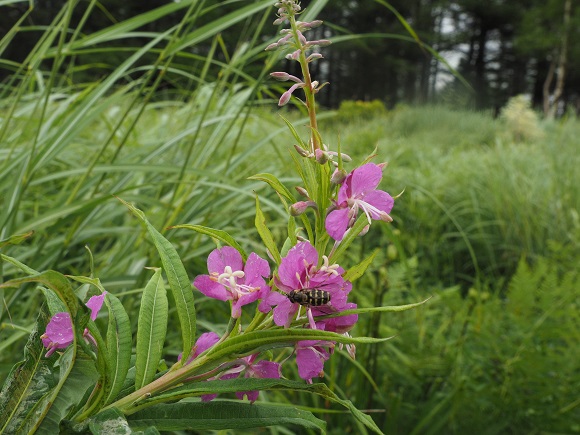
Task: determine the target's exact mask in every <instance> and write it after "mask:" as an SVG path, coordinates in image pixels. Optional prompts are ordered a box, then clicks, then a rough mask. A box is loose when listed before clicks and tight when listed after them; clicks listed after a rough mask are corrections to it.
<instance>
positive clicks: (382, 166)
mask: <svg viewBox="0 0 580 435" xmlns="http://www.w3.org/2000/svg"><path fill="white" fill-rule="evenodd" d="M388 165H389V162H383V163H378V164H377V166H378V167H379V168H381V171H384V170H385V168H386V167H387V166H388Z"/></svg>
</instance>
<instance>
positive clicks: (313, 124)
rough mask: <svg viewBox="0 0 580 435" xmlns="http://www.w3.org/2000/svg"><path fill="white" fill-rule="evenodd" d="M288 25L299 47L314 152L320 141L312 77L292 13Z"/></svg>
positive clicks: (299, 59) (304, 48)
mask: <svg viewBox="0 0 580 435" xmlns="http://www.w3.org/2000/svg"><path fill="white" fill-rule="evenodd" d="M290 27H291V29H292V34H293V35H294V40H295V41H296V46H297V47H299V49H300V56H299V58H298V62H299V63H300V68H301V70H302V76H303V79H304V84H305V86H304V88H302V89H303V90H304V94H305V96H306V110H308V118H309V119H310V130H311V132H310V141H311V143H312V149H311V151H312V152H314V151H316V150H318V149H320V143H319V141H318V136H317V134H316V133H315V132H318V123H317V121H316V104H315V101H314V92H313V90H312V78H311V77H310V70H309V69H308V61H307V60H306V54H305V52H306V47H304V46H303V45H302V43H301V42H300V38H299V37H298V27H297V25H296V18H295V16H294V14H292V15H290Z"/></svg>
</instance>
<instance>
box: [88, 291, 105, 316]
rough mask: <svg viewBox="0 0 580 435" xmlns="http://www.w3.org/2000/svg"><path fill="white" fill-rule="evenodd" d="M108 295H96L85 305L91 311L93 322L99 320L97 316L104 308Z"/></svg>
mask: <svg viewBox="0 0 580 435" xmlns="http://www.w3.org/2000/svg"><path fill="white" fill-rule="evenodd" d="M106 295H107V292H103V293H102V294H100V295H95V296H93V297H91V298H90V299H89V300H88V301H87V303H86V304H85V305H86V306H87V307H88V308H89V309H90V310H91V320H95V319H96V318H97V314H99V311H100V310H101V307H102V306H103V302H104V301H105V296H106Z"/></svg>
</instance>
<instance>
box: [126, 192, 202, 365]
mask: <svg viewBox="0 0 580 435" xmlns="http://www.w3.org/2000/svg"><path fill="white" fill-rule="evenodd" d="M118 199H119V201H121V202H122V203H123V204H125V205H126V206H127V208H129V210H131V212H132V213H133V214H134V215H135V216H136V217H137V218H139V220H141V222H142V223H143V224H144V225H145V227H146V228H147V230H148V231H149V235H150V236H151V238H152V239H153V243H154V244H155V247H156V248H157V252H159V257H160V258H161V262H162V263H163V270H165V274H166V275H167V281H168V282H169V288H170V289H171V293H172V294H173V299H174V300H175V304H176V305H177V315H178V317H179V322H180V324H181V337H182V339H183V355H182V358H183V361H187V358H188V357H189V354H190V353H191V351H192V349H193V345H194V343H195V306H194V304H193V289H192V285H191V281H190V280H189V278H188V276H187V272H186V271H185V267H183V263H182V262H181V259H180V258H179V254H178V253H177V251H176V250H175V248H174V247H173V245H172V244H171V243H170V242H169V241H168V240H167V239H166V238H165V237H163V236H162V235H161V234H160V233H159V231H157V230H156V229H155V228H154V227H153V226H152V225H151V224H150V223H149V221H148V220H147V218H146V217H145V214H144V213H143V212H142V211H141V210H139V209H138V208H136V207H135V206H133V205H131V204H129V203H128V202H126V201H123V200H122V199H120V198H118Z"/></svg>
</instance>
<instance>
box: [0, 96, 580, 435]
mask: <svg viewBox="0 0 580 435" xmlns="http://www.w3.org/2000/svg"><path fill="white" fill-rule="evenodd" d="M212 91H213V90H212V89H211V87H208V88H200V89H198V92H199V93H200V94H201V93H203V92H205V93H207V95H211V93H212ZM196 101H199V100H197V99H195V98H193V99H191V100H189V101H177V100H167V101H158V102H154V103H148V104H140V105H137V109H135V108H134V106H133V107H132V101H131V99H130V95H129V94H127V95H121V96H119V97H118V98H117V96H116V95H114V94H113V95H109V96H107V97H106V98H103V99H102V100H97V101H95V102H94V103H93V105H92V106H91V107H87V114H86V115H85V117H83V118H82V119H81V118H75V116H78V110H79V107H78V105H79V104H81V105H83V104H85V101H84V99H83V97H82V95H79V94H63V95H58V96H57V95H55V96H54V98H53V99H51V100H50V101H48V102H47V107H46V109H45V110H46V114H50V116H47V115H46V114H45V116H44V117H39V118H38V119H37V118H35V116H34V114H35V113H37V106H36V105H35V96H34V95H33V94H31V95H27V96H25V97H23V98H22V99H21V101H20V102H19V104H18V105H16V106H11V105H10V101H4V102H3V103H4V104H3V108H2V118H4V119H7V118H8V119H10V125H9V126H8V127H6V128H5V129H4V142H3V143H4V146H3V148H2V150H1V153H2V177H1V178H0V180H1V189H2V198H3V206H2V207H3V217H4V234H3V238H6V237H8V236H10V235H13V234H21V233H25V232H27V231H34V234H33V235H32V236H31V237H29V238H28V239H27V240H25V241H24V242H22V243H21V244H19V245H10V246H6V247H5V248H4V249H3V253H4V254H6V255H9V256H10V257H13V258H16V259H18V260H19V261H21V262H23V263H25V264H27V265H28V266H30V267H32V268H33V269H36V270H39V271H41V270H46V269H55V270H58V271H61V272H63V273H67V274H79V275H83V274H84V275H89V274H91V273H93V274H94V275H95V276H98V277H99V278H100V279H101V280H102V281H103V283H104V285H105V287H106V288H107V289H108V290H109V291H111V292H113V293H115V294H116V295H118V296H120V297H121V298H122V301H123V304H124V305H125V307H126V309H127V310H128V311H129V312H130V313H131V312H132V311H133V312H136V310H137V309H138V301H139V292H140V289H141V288H142V286H143V284H144V282H145V278H146V275H145V273H144V269H143V267H144V266H157V265H158V264H159V260H158V258H157V257H156V255H155V253H154V249H153V248H152V246H151V245H150V244H149V243H148V242H147V241H146V237H145V236H144V231H143V230H142V228H141V227H140V226H139V225H138V223H137V222H136V221H135V219H134V218H132V217H131V216H130V213H128V212H127V210H126V208H125V207H124V206H123V205H122V204H121V203H120V202H119V201H118V200H117V199H116V198H115V196H118V197H121V198H123V199H124V200H127V201H131V202H134V203H136V204H137V205H138V207H140V208H141V209H143V210H144V211H145V212H146V214H147V216H148V218H149V219H150V221H151V222H153V223H154V225H155V226H157V227H158V228H160V229H162V228H166V227H168V226H171V225H176V224H181V223H190V224H201V225H205V226H209V227H214V228H219V229H224V230H227V231H228V232H230V234H233V235H235V237H236V238H237V239H238V241H239V242H240V243H241V244H243V245H244V246H246V247H247V249H250V250H256V251H257V252H259V253H260V254H261V255H265V252H264V248H263V247H261V246H260V244H259V243H258V241H259V238H258V236H257V233H256V231H255V229H254V228H253V219H254V194H255V193H257V194H258V195H259V196H260V198H261V201H262V203H263V207H264V210H265V211H266V215H267V220H268V225H269V226H270V228H271V230H272V231H273V233H274V236H275V237H276V239H277V240H278V242H279V243H280V244H281V243H283V241H284V238H285V231H286V227H285V225H286V223H285V222H286V211H285V210H284V208H283V207H282V206H281V205H280V203H279V201H278V200H277V198H276V196H275V195H274V194H273V193H272V192H271V191H269V189H268V188H267V186H264V185H261V184H260V183H257V182H255V181H251V180H248V177H249V176H251V175H253V174H255V173H259V172H269V173H273V174H276V175H277V176H278V177H279V178H280V179H281V180H282V181H283V182H284V183H285V184H286V186H287V187H289V188H292V187H293V186H296V185H299V180H298V179H297V178H295V176H294V175H293V174H294V173H293V171H292V168H291V165H290V164H289V162H291V154H292V153H294V152H295V151H294V149H293V146H292V145H293V138H292V136H291V135H290V133H289V132H288V130H287V129H286V127H285V125H284V122H283V121H282V119H281V118H280V117H279V116H278V115H277V114H276V113H274V112H273V111H269V110H267V109H264V108H260V107H257V108H253V109H251V110H250V109H249V108H248V107H246V105H245V104H244V101H245V100H244V96H243V95H239V93H237V92H231V93H230V94H225V95H224V96H222V99H215V100H212V101H214V105H213V106H214V107H210V108H209V109H207V108H206V111H205V113H202V114H200V113H199V112H198V111H197V110H196V108H195V104H196ZM236 101H241V103H239V104H238V105H236ZM242 108H243V109H244V110H241V109H242ZM10 111H12V112H11V113H10V116H8V115H7V114H8V113H9V112H10ZM136 111H138V112H139V113H138V116H137V115H136V114H135V112H136ZM284 115H285V116H287V117H289V119H291V120H292V121H293V122H294V123H295V125H296V126H297V128H298V130H299V131H300V132H301V133H303V134H307V133H306V129H305V128H301V126H302V125H303V124H304V123H305V122H304V120H301V119H300V118H299V115H298V113H296V112H287V113H285V114H284ZM75 119H76V121H75ZM119 120H120V121H119ZM75 122H77V123H78V124H80V125H76V124H75ZM537 128H538V131H540V132H541V134H540V135H536V136H534V137H530V138H518V140H515V138H514V136H513V135H512V129H511V127H510V125H509V124H507V123H506V122H505V120H502V119H493V118H492V117H491V116H490V115H489V114H486V113H471V112H465V111H455V110H450V109H448V108H444V107H423V108H410V107H399V108H397V109H395V110H393V111H389V112H383V111H380V113H375V112H374V111H372V110H371V111H368V113H367V112H364V111H363V113H362V114H357V115H356V116H354V115H353V114H352V113H350V111H349V110H348V108H344V109H342V110H339V111H337V112H322V113H321V132H322V137H323V138H324V139H325V142H326V143H328V144H329V145H331V146H332V147H336V146H337V144H338V143H340V146H341V149H342V151H343V152H346V153H347V154H349V155H351V157H352V158H353V161H354V163H355V164H356V163H357V162H360V161H362V160H363V159H364V158H365V157H366V156H367V155H369V154H371V153H372V152H373V150H374V149H375V148H376V151H375V153H376V154H377V157H376V158H375V161H376V162H380V161H388V162H389V166H388V168H387V169H386V171H385V177H384V179H383V182H382V186H381V187H382V188H384V189H386V190H388V191H389V192H390V193H391V194H393V195H394V194H398V193H400V192H402V191H403V194H402V195H401V196H400V197H399V198H398V199H397V201H396V204H395V208H394V210H393V213H392V216H393V218H394V222H393V223H392V224H390V225H385V224H375V225H373V227H372V228H371V231H370V233H369V236H367V237H365V238H361V240H360V241H359V242H358V243H357V244H356V245H353V246H355V247H354V248H353V249H352V250H351V252H350V253H349V255H348V257H349V261H350V262H351V265H352V264H356V263H357V262H359V261H360V260H361V258H362V257H363V256H366V255H368V253H370V252H371V251H373V250H376V251H377V256H376V258H375V262H374V264H373V266H372V267H371V269H370V270H369V272H368V273H367V274H366V275H365V276H364V277H363V278H362V279H360V280H359V281H357V283H356V288H355V290H354V291H353V293H352V294H353V297H354V300H355V301H356V302H357V303H358V304H359V306H373V305H380V304H383V305H396V304H404V303H412V302H417V301H420V300H424V299H426V298H430V299H429V301H428V302H427V303H426V304H424V306H423V307H421V308H418V309H415V310H412V311H410V312H406V313H392V314H379V313H376V314H373V315H367V316H362V317H361V319H360V321H359V324H358V325H357V327H356V329H355V330H354V331H353V334H354V335H371V336H381V337H385V336H393V339H392V340H390V341H389V342H387V343H386V344H382V345H375V346H364V347H363V346H361V347H359V349H358V354H357V360H356V362H354V363H353V362H352V361H351V360H350V359H349V358H348V357H347V356H346V354H345V353H343V352H342V351H339V352H338V354H339V355H338V356H337V357H335V358H333V359H332V360H331V361H330V362H329V363H328V367H327V368H326V378H327V379H326V381H327V382H329V384H330V386H331V387H333V388H334V389H335V390H336V391H337V392H338V393H339V394H341V395H344V396H345V397H346V398H350V399H351V400H353V402H354V403H355V404H356V405H357V406H358V407H359V408H361V409H368V410H371V412H372V411H376V412H374V413H373V414H372V415H373V417H374V418H375V419H376V421H377V422H378V423H379V426H380V427H381V428H382V429H383V430H384V431H385V432H386V433H422V434H423V433H466V431H468V432H471V433H534V432H538V431H545V432H551V433H576V432H579V431H580V426H579V425H578V421H580V403H579V399H578V391H580V369H579V367H578V361H580V332H579V331H580V307H579V300H580V299H579V298H580V294H579V289H580V276H579V271H578V264H579V261H580V241H579V240H580V221H579V215H578V212H579V210H580V192H579V190H578V189H579V187H578V186H580V173H579V171H578V170H577V168H578V167H580V153H578V142H577V138H578V137H579V136H580V123H578V121H577V120H575V119H573V118H570V119H568V118H566V119H562V120H557V121H551V122H547V121H542V122H540V121H538V124H537ZM32 144H35V147H36V150H32V151H31V150H30V148H31V147H32ZM104 144H105V145H104ZM27 156H30V157H29V160H26V159H27V158H28V157H27ZM165 234H166V237H168V238H169V240H171V241H172V243H173V244H174V245H175V246H176V247H177V249H178V251H179V252H180V254H181V255H182V256H183V259H184V262H185V265H186V267H187V269H188V272H189V274H190V277H191V278H193V277H194V276H195V275H196V274H199V273H203V272H205V256H206V254H207V253H208V252H209V250H210V249H212V248H213V247H214V246H215V245H214V244H213V242H212V241H211V239H210V238H208V237H203V236H200V235H196V234H194V233H192V232H188V231H186V230H167V231H165ZM2 267H3V270H2V272H3V276H4V279H8V278H11V277H14V276H17V275H18V272H17V270H16V268H15V267H14V266H13V265H12V264H10V263H9V262H6V261H5V262H3V264H2ZM82 290H83V289H82V288H81V289H79V291H82ZM196 296H197V295H196ZM199 296H201V295H199ZM2 297H3V304H2V305H3V307H2V329H1V330H0V347H1V352H0V361H1V366H0V370H1V372H0V373H1V377H2V378H4V377H5V376H6V375H7V372H8V370H9V369H10V367H11V365H12V364H13V363H14V362H16V361H18V360H19V359H20V358H21V355H22V347H23V344H24V342H25V340H26V337H27V335H28V331H29V330H30V329H31V328H32V326H33V323H34V319H35V316H36V313H37V312H38V310H39V307H40V305H41V303H42V298H41V297H40V293H39V292H38V291H35V289H34V288H32V287H22V288H20V289H17V290H5V291H4V293H3V295H2ZM196 303H197V305H198V307H199V323H200V326H201V327H202V329H207V330H214V329H217V330H220V328H223V327H224V325H222V324H220V323H219V321H216V319H225V318H226V316H227V313H226V312H225V308H224V307H222V306H221V305H219V304H214V303H213V302H211V301H209V300H207V299H206V298H203V297H197V302H196ZM169 331H171V329H169ZM177 340H178V334H176V333H174V334H173V335H172V334H171V333H170V334H168V337H167V344H166V348H167V358H168V359H169V360H171V359H172V358H175V356H176V354H177V353H178V350H179V345H176V343H177ZM369 391H372V393H371V394H369ZM296 394H298V393H296ZM263 400H267V401H290V402H293V403H301V404H302V405H303V406H305V407H307V408H308V409H314V410H319V411H322V412H323V415H325V418H327V419H328V420H329V422H330V425H329V429H330V430H331V432H332V431H333V429H332V428H341V430H342V428H344V427H348V428H350V430H351V431H357V430H358V429H357V427H356V426H353V424H354V423H353V421H352V420H351V419H350V418H349V417H348V416H346V415H344V414H333V413H326V412H325V411H324V409H323V408H324V407H325V404H324V402H321V401H317V400H315V399H314V398H311V397H309V396H297V397H295V398H293V397H288V396H282V395H280V394H278V393H276V394H274V393H268V394H265V395H264V397H263ZM335 430H336V429H335Z"/></svg>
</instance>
